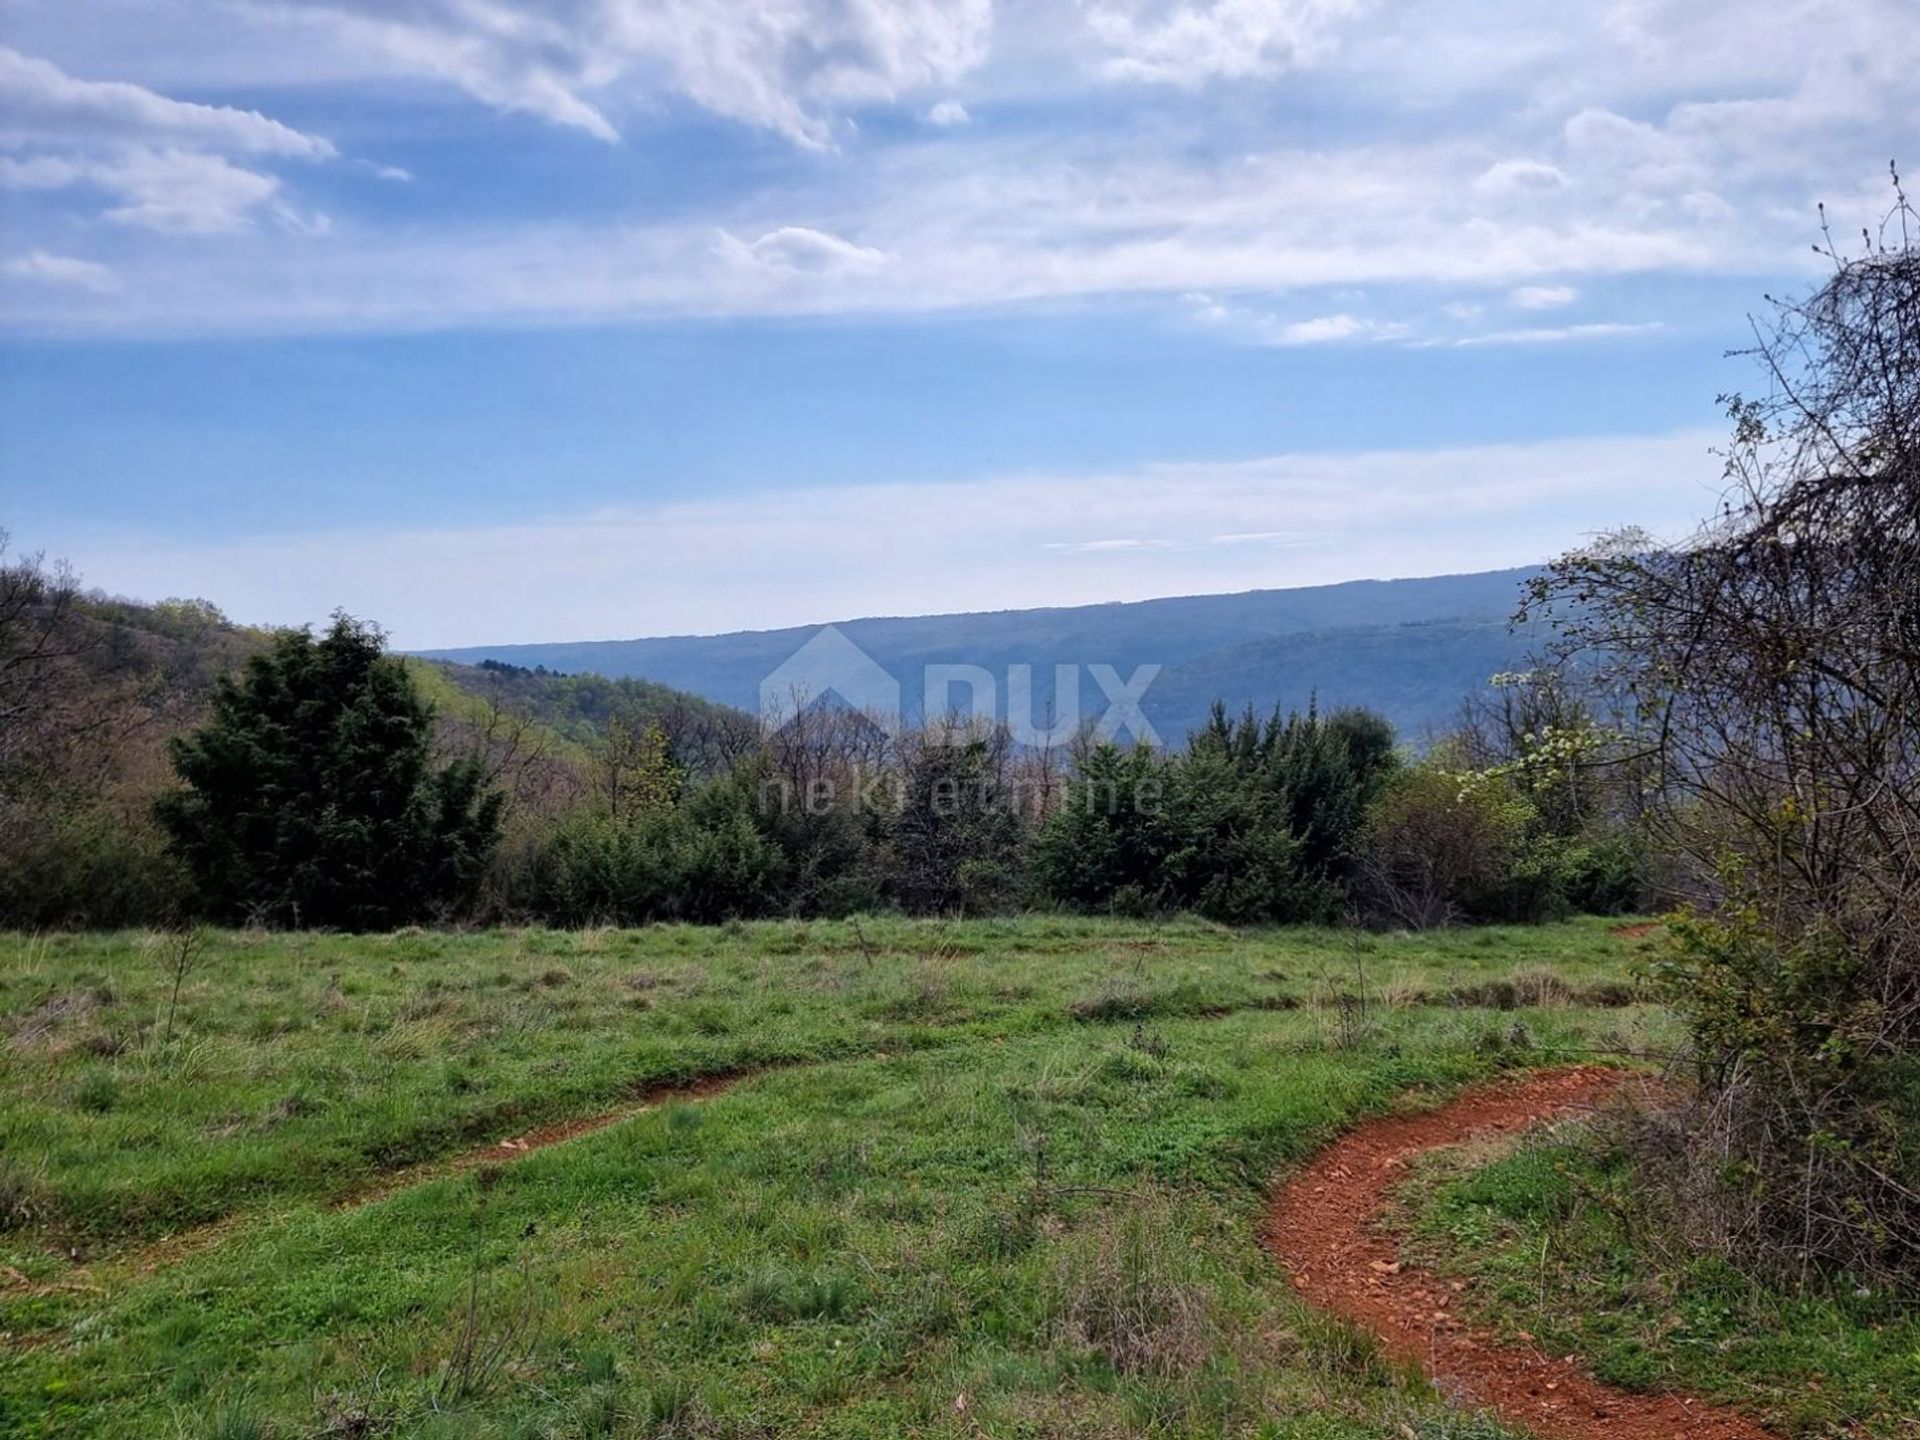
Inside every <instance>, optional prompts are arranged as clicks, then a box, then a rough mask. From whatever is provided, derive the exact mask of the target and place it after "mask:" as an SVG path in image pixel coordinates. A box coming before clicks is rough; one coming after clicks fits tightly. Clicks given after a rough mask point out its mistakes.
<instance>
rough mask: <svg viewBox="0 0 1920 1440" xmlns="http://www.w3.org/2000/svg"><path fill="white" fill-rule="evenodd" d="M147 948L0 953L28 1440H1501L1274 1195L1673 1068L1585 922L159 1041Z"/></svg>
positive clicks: (276, 1017) (1208, 944) (304, 962)
mask: <svg viewBox="0 0 1920 1440" xmlns="http://www.w3.org/2000/svg"><path fill="white" fill-rule="evenodd" d="M163 951H164V946H163V945H161V944H159V943H158V942H155V941H154V940H152V939H151V938H150V937H142V936H137V935H129V936H91V937H89V936H78V937H69V936H56V937H46V938H41V939H32V940H29V939H24V938H15V939H11V940H0V977H4V978H3V979H0V987H3V988H0V1036H4V1038H3V1039H0V1063H3V1064H4V1067H5V1070H4V1075H5V1085H4V1089H3V1090H0V1095H3V1096H4V1098H3V1099H0V1107H4V1108H3V1109H0V1155H3V1156H4V1164H5V1167H6V1168H5V1171H4V1174H3V1175H0V1203H4V1204H5V1205H6V1207H7V1208H6V1213H7V1215H8V1216H9V1220H10V1226H11V1228H10V1229H9V1230H8V1231H7V1232H6V1233H5V1234H4V1235H0V1263H4V1264H5V1265H6V1266H7V1267H9V1268H10V1269H11V1271H12V1272H14V1276H15V1278H14V1279H13V1280H12V1283H0V1337H4V1338H0V1433H4V1434H9V1435H12V1434H18V1435H22V1436H55V1435H58V1436H69V1435H78V1436H88V1435H98V1436H126V1437H140V1440H151V1437H167V1436H174V1435H180V1436H200V1435H208V1436H213V1435H225V1436H243V1435H262V1436H272V1437H276V1440H281V1437H292V1436H308V1435H315V1436H318V1435H334V1436H353V1435H376V1434H401V1435H448V1436H456V1435H457V1436H462V1437H465V1436H478V1437H488V1436H497V1437H521V1436H525V1437H533V1436H554V1437H559V1436H589V1435H599V1434H612V1435H636V1436H637V1435H645V1436H667V1435H715V1436H775V1435H791V1434H807V1435H816V1436H881V1435H900V1434H920V1435H956V1436H958V1435H979V1434H988V1435H994V1436H1008V1437H1014V1436H1020V1437H1026V1436H1035V1437H1038V1436H1053V1435H1061V1436H1066V1435H1075V1436H1109V1435H1114V1436H1118V1435H1142V1434H1169V1435H1171V1434H1181V1435H1188V1434H1193V1435H1246V1436H1273V1437H1302V1440H1305V1437H1313V1440H1335V1437H1354V1440H1358V1437H1377V1436H1381V1435H1390V1436H1404V1435H1406V1434H1408V1433H1411V1434H1413V1435H1414V1436H1416V1437H1418V1440H1493V1437H1498V1436H1500V1435H1501V1434H1503V1432H1501V1431H1499V1430H1497V1429H1495V1428H1492V1427H1490V1426H1489V1425H1487V1424H1486V1423H1485V1422H1482V1421H1479V1420H1476V1419H1474V1418H1473V1417H1470V1416H1464V1415H1461V1414H1459V1413H1458V1412H1456V1411H1454V1410H1452V1409H1451V1408H1450V1407H1449V1406H1448V1405H1447V1404H1446V1403H1445V1402H1444V1401H1443V1400H1442V1399H1441V1398H1439V1397H1437V1396H1435V1395H1434V1394H1432V1393H1431V1392H1430V1391H1428V1390H1427V1389H1426V1388H1425V1387H1424V1386H1423V1385H1420V1384H1418V1383H1415V1382H1414V1381H1412V1380H1410V1379H1409V1377H1407V1376H1405V1375H1404V1374H1401V1373H1399V1372H1398V1371H1396V1370H1395V1369H1394V1368H1392V1367H1390V1366H1387V1365H1385V1364H1383V1363H1382V1362H1381V1361H1380V1360H1379V1359H1378V1358H1377V1357H1376V1356H1375V1355H1374V1354H1373V1352H1372V1350H1371V1348H1370V1347H1369V1346H1368V1345H1367V1344H1366V1343H1365V1342H1364V1341H1362V1340H1361V1339H1359V1338H1357V1337H1356V1336H1354V1335H1353V1334H1351V1333H1350V1332H1348V1331H1346V1330H1345V1329H1344V1328H1342V1327H1340V1326H1337V1325H1333V1324H1330V1323H1328V1322H1326V1321H1325V1320H1323V1319H1321V1318H1319V1317H1318V1316H1316V1315H1314V1314H1312V1313H1311V1312H1309V1311H1307V1310H1306V1309H1304V1308H1303V1307H1301V1306H1300V1305H1299V1303H1298V1302H1297V1301H1296V1300H1295V1299H1294V1297H1293V1296H1292V1294H1291V1291H1290V1287H1288V1286H1287V1285H1286V1284H1285V1283H1284V1281H1283V1279H1282V1278H1281V1277H1280V1275H1279V1274H1278V1272H1277V1269H1276V1267H1275V1266H1274V1265H1273V1264H1272V1262H1271V1261H1270V1259H1269V1258H1268V1257H1267V1256H1266V1255H1265V1254H1264V1253H1263V1252H1262V1250H1261V1249H1260V1247H1259V1244H1258V1239H1257V1235H1258V1229H1257V1225H1258V1219H1259V1216H1260V1214H1261V1211H1262V1207H1263V1203H1264V1197H1265V1193H1266V1189H1267V1186H1268V1184H1269V1183H1270V1181H1271V1180H1272V1178H1273V1176H1274V1175H1275V1174H1276V1173H1277V1172H1279V1171H1280V1170H1282V1169H1284V1167H1285V1166H1287V1165H1288V1164H1289V1163H1291V1162H1294V1161H1297V1160H1299V1159H1300V1158H1302V1157H1304V1156H1306V1155H1307V1154H1310V1153H1311V1152H1312V1151H1313V1150H1314V1149H1315V1148H1317V1147H1318V1146H1319V1145H1321V1144H1323V1143H1324V1142H1325V1141H1326V1140H1327V1139H1328V1138H1329V1137H1330V1136H1331V1135H1333V1134H1334V1133H1336V1132H1337V1131H1338V1130H1339V1129H1340V1128H1342V1127H1343V1126H1345V1125H1347V1124H1350V1123H1351V1122H1352V1121H1353V1120H1355V1119H1356V1118H1358V1117H1359V1116H1361V1115H1363V1114H1366V1113H1369V1112H1373V1111H1379V1110H1382V1109H1386V1108H1389V1107H1391V1106H1393V1105H1394V1104H1396V1103H1398V1102H1399V1101H1400V1100H1401V1099H1402V1098H1403V1097H1405V1096H1406V1095H1407V1094H1408V1092H1410V1091H1414V1090H1427V1091H1431V1092H1435V1093H1438V1092H1443V1091H1445V1090H1447V1089H1449V1088H1452V1087H1455V1086H1457V1085H1459V1084H1462V1083H1464V1082H1466V1081H1469V1080H1471V1079H1474V1078H1476V1077H1479V1076H1483V1075H1485V1074H1488V1073H1490V1072H1491V1071H1493V1070H1494V1069H1497V1068H1499V1067H1501V1066H1504V1065H1512V1064H1534V1063H1547V1062H1550V1061H1552V1060H1554V1059H1557V1058H1565V1057H1568V1056H1574V1055H1579V1056H1582V1057H1583V1058H1584V1056H1585V1055H1586V1054H1587V1053H1588V1052H1589V1051H1591V1050H1592V1049H1594V1048H1596V1047H1600V1048H1604V1047H1610V1046H1626V1047H1629V1048H1639V1047H1642V1046H1646V1045H1650V1044H1658V1043H1662V1042H1663V1041H1664V1040H1665V1039H1666V1038H1667V1033H1668V1032H1667V1022H1666V1020H1665V1018H1664V1017H1663V1016H1662V1015H1661V1013H1660V1012H1658V1011H1657V1010H1654V1009H1652V1008H1651V1007H1648V1006H1644V1005H1639V1004H1622V1002H1623V1001H1630V1000H1633V999H1635V998H1636V997H1635V994H1634V992H1633V990H1632V982H1631V978H1630V975H1629V962H1630V961H1631V960H1632V958H1633V954H1634V947H1633V946H1631V945H1627V944H1623V943H1622V942H1621V941H1619V940H1617V939H1614V938H1612V937H1610V936H1609V935H1608V934H1607V927H1606V926H1605V925H1604V924H1602V923H1599V922H1590V923H1588V922H1583V923H1579V924H1574V925H1567V926H1557V927H1550V928H1546V929H1535V930H1483V931H1467V932H1459V933H1456V934H1449V935H1444V936H1437V937H1433V936H1426V937H1420V938H1417V939H1414V938H1404V937H1401V938H1396V937H1390V936H1375V937H1366V938H1364V939H1362V940H1360V941H1359V942H1358V943H1357V944H1356V943H1355V942H1354V940H1353V939H1352V938H1351V937H1348V936H1346V935H1343V934H1337V933H1331V932H1311V931H1285V932H1271V933H1256V934H1236V933H1233V932H1229V931H1226V930H1222V929H1219V928H1216V927H1212V926H1207V925H1204V924H1199V923H1192V922H1180V923H1174V924H1167V925H1160V926H1154V925H1146V924H1124V923H1117V922H1097V921H1085V920H1071V919H1057V918H1034V919H1022V920H1007V921H983V922H972V923H966V924H935V923H913V922H906V921H891V920H888V921H883V920H866V921H862V922H860V923H859V924H858V925H855V924H852V923H847V924H813V925H800V924H768V925H751V926H736V927H726V928H721V929H709V930H700V929H680V928H661V929H655V930H648V931H640V932H621V931H599V932H581V933H553V932H539V931H510V932H497V933H488V934H475V935H453V934H438V933H436V934H406V935H397V936H390V937H372V938H368V937H359V938H352V937H321V936H299V935H296V936H279V937H255V936H248V935H240V934H230V935H219V936H216V937H214V938H213V940H212V941H211V943H210V945H209V947H208V951H207V955H206V958H205V960H204V962H203V964H202V965H201V966H200V968H198V969H197V970H196V971H195V972H194V973H193V974H192V975H191V976H190V977H189V979H188V981H187V984H186V985H185V987H184V988H183V994H182V999H181V1003H180V1007H179V1013H178V1014H177V1016H176V1017H175V1021H174V1035H173V1038H172V1039H171V1041H168V1040H166V1039H165V1038H164V1035H165V1023H166V1013H167V1008H168V1003H169V990H170V984H169V982H168V981H167V979H166V977H165V973H164V969H163V964H162V961H163ZM1549 972H1550V973H1549ZM1509 987H1510V988H1509ZM1343 996H1344V997H1353V996H1363V997H1365V1001H1366V1003H1365V1005H1364V1007H1360V1006H1356V1005H1355V1004H1354V1003H1352V1000H1351V999H1350V998H1349V999H1347V1000H1345V1001H1343V999H1342V997H1343ZM1468 1001H1472V1002H1482V1003H1465V1002H1468ZM1535 1002H1545V1003H1535ZM1509 1004H1512V1005H1517V1006H1520V1007H1521V1008H1517V1009H1512V1010H1506V1009H1502V1008H1498V1007H1501V1006H1505V1005H1509ZM726 1072H741V1073H748V1072H757V1073H750V1074H749V1078H746V1079H744V1080H743V1081H742V1082H741V1083H740V1084H739V1085H737V1086H736V1087H734V1088H732V1089H730V1090H728V1091H726V1092H725V1093H723V1094H719V1095H716V1096H712V1097H710V1098H707V1099H704V1100H700V1101H697V1102H695V1101H686V1102H674V1103H668V1104H665V1105H662V1106H660V1107H658V1108H655V1109H652V1110H649V1111H647V1112H645V1113H642V1114H638V1115H635V1116H633V1117H632V1118H629V1119H627V1120H625V1121H623V1122H622V1123H620V1124H618V1125H615V1126H612V1127H610V1128H608V1129H605V1130H601V1131H598V1132H596V1133H594V1134H591V1135H588V1136H585V1137H583V1138H580V1139H578V1140H575V1141H573V1142H571V1143H569V1144H567V1145H564V1146H559V1147H555V1148H553V1149H549V1150H545V1151H542V1152H540V1153H539V1154H536V1155H534V1156H531V1157H530V1158H527V1159H525V1160H523V1161H519V1162H516V1163H513V1164H511V1165H504V1166H501V1167H498V1168H492V1167H489V1168H486V1169H482V1170H479V1171H473V1172H468V1173H464V1174H460V1175H442V1176H438V1177H432V1176H429V1177H428V1178H427V1179H425V1180H424V1181H422V1183H419V1184H415V1185H410V1186H407V1187H405V1188H401V1189H399V1190H397V1191H394V1192H393V1193H391V1194H388V1195H386V1196H385V1198H383V1199H380V1200H378V1201H376V1202H374V1203H370V1204H364V1205H357V1206H347V1207H342V1206H340V1205H337V1204H334V1203H330V1202H332V1201H334V1200H337V1199H338V1198H339V1197H341V1196H343V1195H348V1194H351V1193H352V1192H353V1191H354V1190H355V1189H357V1188H360V1187H363V1186H365V1185H366V1184H367V1183H368V1182H369V1181H370V1180H372V1179H374V1178H375V1177H377V1176H379V1175H381V1174H383V1173H386V1172H388V1171H390V1170H391V1169H392V1168H393V1167H395V1166H398V1165H402V1164H406V1163H409V1162H413V1161H418V1160H430V1159H432V1158H433V1157H435V1156H440V1155H446V1154H449V1153H452V1152H455V1151H458V1150H462V1149H465V1148H467V1147H469V1146H471V1145H473V1144H475V1143H476V1142H487V1141H491V1140H494V1139H498V1138H500V1137H501V1136H504V1135H508V1134H512V1133H514V1132H515V1131H516V1130H519V1129H523V1128H526V1127H527V1126H530V1125H532V1124H535V1123H539V1122H542V1121H548V1120H556V1119H561V1118H565V1117H569V1116H581V1115H586V1114H591V1113H594V1112H596V1111H598V1110H600V1109H603V1108H605V1107H608V1106H609V1105H613V1104H616V1103H618V1102H619V1101H621V1100H622V1099H623V1098H626V1097H630V1096H631V1095H633V1094H634V1093H635V1091H636V1090H637V1089H640V1088H644V1087H645V1086H646V1085H647V1084H649V1083H651V1082H655V1081H658V1080H661V1079H664V1078H691V1077H694V1076H698V1075H702V1074H715V1073H726ZM222 1218H224V1219H226V1220H227V1221H228V1222H229V1223H228V1224H227V1225H226V1226H225V1227H223V1228H222V1229H221V1230H220V1231H219V1232H218V1233H217V1234H216V1236H215V1237H214V1240H213V1242H212V1243H209V1244H206V1245H203V1246H200V1247H197V1248H194V1249H191V1250H189V1251H185V1252H182V1253H180V1254H179V1255H177V1256H170V1257H169V1258H170V1259H171V1263H166V1264H155V1263H153V1262H152V1257H151V1256H150V1255H148V1254H145V1253H143V1251H142V1249H141V1248H140V1247H141V1246H142V1244H143V1243H144V1242H146V1241H149V1240H151V1238H152V1237H154V1236H156V1235H159V1234H162V1233H164V1232H167V1231H170V1230H177V1229H179V1228H181V1227H184V1226H188V1225H192V1224H196V1223H200V1222H205V1221H209V1220H217V1219H222ZM76 1250H77V1251H78V1252H79V1257H80V1262H81V1263H75V1260H74V1256H73V1252H74V1251H76ZM6 1277H7V1271H5V1270H0V1282H4V1281H5V1278H6Z"/></svg>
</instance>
